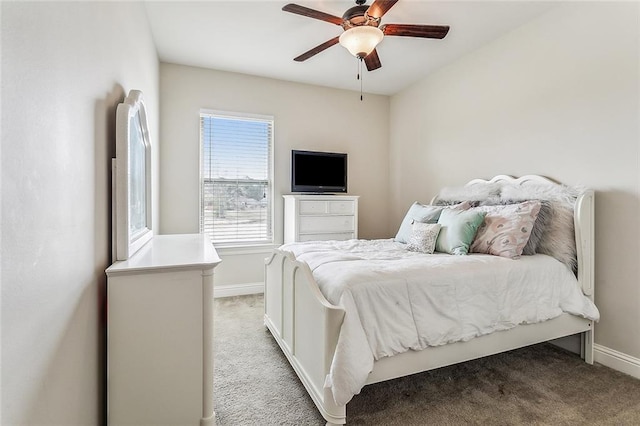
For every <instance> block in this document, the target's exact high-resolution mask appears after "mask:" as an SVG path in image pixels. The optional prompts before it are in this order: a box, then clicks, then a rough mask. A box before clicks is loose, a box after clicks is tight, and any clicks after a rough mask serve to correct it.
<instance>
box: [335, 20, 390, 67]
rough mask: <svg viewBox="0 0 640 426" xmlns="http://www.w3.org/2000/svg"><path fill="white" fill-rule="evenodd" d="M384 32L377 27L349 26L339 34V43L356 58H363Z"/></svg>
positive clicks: (378, 41) (380, 39)
mask: <svg viewBox="0 0 640 426" xmlns="http://www.w3.org/2000/svg"><path fill="white" fill-rule="evenodd" d="M382 37H384V34H383V33H382V31H381V30H380V29H379V28H377V27H372V26H368V25H363V26H360V27H353V28H349V29H348V30H346V31H345V32H343V33H342V34H341V35H340V44H341V45H342V46H343V47H344V48H346V49H347V50H348V51H349V52H351V54H352V55H353V56H355V57H357V58H360V59H362V58H364V57H365V56H367V55H368V54H369V53H371V52H372V51H373V49H375V48H376V46H377V45H378V43H380V42H381V41H382Z"/></svg>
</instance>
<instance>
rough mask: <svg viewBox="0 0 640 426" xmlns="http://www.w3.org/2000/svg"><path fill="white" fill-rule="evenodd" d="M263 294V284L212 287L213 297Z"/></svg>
mask: <svg viewBox="0 0 640 426" xmlns="http://www.w3.org/2000/svg"><path fill="white" fill-rule="evenodd" d="M262 293H264V283H263V282H259V283H246V284H231V285H222V286H214V287H213V297H214V299H215V298H218V297H231V296H243V295H245V294H262Z"/></svg>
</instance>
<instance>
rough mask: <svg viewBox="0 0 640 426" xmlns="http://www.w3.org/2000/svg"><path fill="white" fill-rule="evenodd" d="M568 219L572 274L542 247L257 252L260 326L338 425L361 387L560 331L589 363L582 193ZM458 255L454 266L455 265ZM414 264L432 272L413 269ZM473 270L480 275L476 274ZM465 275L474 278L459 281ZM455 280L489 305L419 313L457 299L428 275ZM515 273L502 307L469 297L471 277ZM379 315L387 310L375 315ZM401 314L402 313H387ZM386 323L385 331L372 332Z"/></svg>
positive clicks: (379, 244) (589, 216)
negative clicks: (518, 252)
mask: <svg viewBox="0 0 640 426" xmlns="http://www.w3.org/2000/svg"><path fill="white" fill-rule="evenodd" d="M478 182H489V183H498V184H500V183H508V184H509V185H512V186H516V187H519V186H522V187H526V186H527V185H534V184H535V185H549V186H553V185H556V184H555V183H553V182H551V181H549V180H547V179H545V178H542V177H539V176H525V177H522V178H519V179H513V178H510V177H508V176H497V177H495V178H493V179H492V180H491V181H481V180H475V181H472V182H470V184H473V183H478ZM574 226H575V239H576V249H577V265H578V269H577V274H576V276H577V279H576V276H574V274H573V273H572V272H570V271H569V269H567V268H566V267H565V265H563V264H561V263H560V262H558V261H556V260H555V259H553V258H551V257H549V256H546V255H543V254H536V255H533V256H523V257H522V258H521V259H519V260H511V259H504V258H501V257H498V256H491V255H470V256H451V255H446V254H440V255H421V254H416V253H410V252H407V251H406V250H405V249H404V248H403V247H402V244H400V243H396V242H394V241H393V240H374V241H348V242H317V243H307V244H292V245H285V246H283V247H281V248H279V249H276V250H274V253H273V254H272V255H271V256H270V257H269V258H268V259H267V260H266V268H265V324H266V326H267V327H268V329H269V330H270V331H271V333H272V334H273V336H274V338H275V339H276V341H277V342H278V344H279V345H280V347H281V348H282V350H283V352H284V353H285V355H286V356H287V358H288V360H289V362H290V363H291V365H292V366H293V368H294V369H295V371H296V373H297V374H298V376H299V377H300V379H301V381H302V383H303V384H304V386H305V388H306V389H307V391H308V393H309V395H310V396H311V397H312V399H313V401H314V402H315V404H316V405H317V407H318V409H319V411H320V413H321V414H322V415H323V417H324V418H325V419H326V420H327V424H328V425H331V424H345V423H346V403H347V402H348V401H349V400H350V399H351V397H352V396H353V395H354V394H357V393H359V391H360V388H361V387H362V386H363V385H366V384H371V383H376V382H380V381H384V380H389V379H393V378H397V377H401V376H406V375H409V374H413V373H417V372H421V371H426V370H430V369H433V368H438V367H442V366H445V365H450V364H455V363H458V362H463V361H467V360H471V359H475V358H479V357H482V356H486V355H491V354H495V353H499V352H503V351H507V350H511V349H515V348H518V347H522V346H527V345H531V344H535V343H539V342H543V341H547V340H552V339H555V338H559V337H563V336H568V335H573V334H578V333H580V334H581V337H582V339H581V341H582V354H581V355H582V357H583V358H584V359H585V361H586V362H588V363H593V321H594V320H595V319H597V317H598V313H597V309H596V308H595V305H593V303H592V302H593V235H594V234H593V192H592V191H589V190H585V191H583V192H582V193H581V194H580V195H579V196H578V197H577V199H576V201H575V206H574ZM372 262H373V263H372ZM460 262H462V263H464V264H465V266H464V268H460V269H458V268H459V264H460ZM424 264H427V265H426V269H425V270H430V271H431V273H429V274H422V273H421V272H420V271H421V270H422V268H423V267H424ZM372 265H373V266H372ZM391 265H396V266H401V267H402V268H403V269H404V270H405V275H404V276H402V277H401V278H397V277H396V276H395V275H392V274H391V273H390V269H391ZM434 265H435V266H434ZM396 266H393V268H395V267H396ZM434 267H435V269H434ZM429 268H431V269H429ZM312 271H313V272H312ZM406 271H409V272H406ZM451 271H455V272H453V273H452V272H451ZM458 271H467V272H466V273H465V274H459V273H458ZM542 271H544V272H542ZM483 274H484V275H487V277H485V278H484V279H479V277H481V276H482V275H483ZM541 274H542V275H541ZM540 276H544V279H540V278H538V277H540ZM469 277H473V280H474V285H465V282H466V281H470V280H471V278H469ZM516 277H517V279H516ZM531 277H533V278H531ZM427 278H428V279H431V280H432V281H431V283H429V282H428V280H427ZM454 278H455V279H456V280H457V281H456V283H455V288H456V289H458V290H460V289H465V290H464V291H465V292H469V293H468V294H465V296H464V298H466V299H474V298H475V299H476V301H477V300H478V298H479V300H481V302H480V303H476V304H477V305H479V306H481V305H487V304H488V305H491V303H494V305H492V306H491V307H490V308H489V309H485V310H484V311H478V312H475V311H472V310H469V309H468V308H467V307H465V308H464V309H463V311H464V314H463V315H462V316H463V317H464V318H463V320H462V321H461V320H460V319H459V318H458V319H457V321H458V322H459V323H461V324H462V325H461V326H460V327H450V325H451V324H447V319H446V317H447V314H446V312H445V314H444V317H442V316H441V317H437V316H435V315H430V314H429V312H430V309H429V305H430V304H433V306H437V307H438V309H439V310H442V306H445V307H447V306H451V307H452V308H451V309H455V306H457V305H458V304H459V303H460V301H459V300H454V299H452V298H451V297H452V295H451V294H449V293H450V292H449V293H447V294H438V290H436V291H435V293H434V290H433V288H434V286H433V283H434V282H435V283H438V282H442V280H443V279H444V280H450V279H454ZM424 280H427V282H426V283H425V282H423V281H424ZM434 280H435V281H434ZM515 281H522V283H523V287H522V289H521V290H517V291H514V292H512V293H513V294H511V296H510V297H508V299H509V300H510V301H509V303H506V302H504V303H503V302H502V301H498V302H487V303H485V302H484V301H482V300H483V299H482V298H483V297H484V296H482V294H481V293H478V294H475V293H473V292H474V291H476V288H477V287H482V285H478V284H477V283H478V282H480V283H482V282H490V283H491V285H493V286H495V288H499V289H502V290H501V291H504V290H506V289H508V288H510V286H509V283H510V282H515ZM372 282H375V283H378V284H379V285H378V286H377V287H380V288H382V289H384V290H383V291H385V292H387V294H386V297H385V298H382V299H375V297H373V296H371V297H370V289H371V287H372V285H371V283H372ZM363 284H366V285H363ZM547 284H551V285H547ZM436 287H437V286H436ZM426 288H430V289H431V290H428V291H427V290H424V289H426ZM447 288H451V286H449V287H447ZM545 288H546V289H545ZM545 292H547V293H545ZM500 294H506V293H500ZM583 295H584V296H586V297H584V296H583ZM539 298H544V299H548V300H550V301H551V302H550V305H549V307H548V308H540V307H536V306H531V305H529V304H528V302H529V301H531V300H532V299H539ZM449 299H451V300H449ZM498 299H500V298H498ZM504 299H507V298H506V297H505V298H504ZM365 300H366V301H367V303H365V302H363V301H365ZM376 300H377V301H376ZM390 300H391V301H392V303H389V301H390ZM434 300H435V301H436V302H438V303H436V304H434ZM440 302H444V304H442V303H440ZM420 303H422V304H420ZM394 304H396V305H398V306H399V309H398V310H397V311H396V312H393V313H390V312H388V311H386V310H384V309H383V307H384V305H394ZM498 305H500V306H498ZM447 309H449V308H447ZM445 311H446V309H445ZM379 312H387V313H386V314H383V315H381V316H380V317H378V316H376V315H377V314H376V313H379ZM418 313H421V314H418ZM498 313H499V315H498ZM385 317H386V318H385ZM401 317H407V318H411V320H410V321H409V322H408V323H405V322H401V321H395V319H400V318H401ZM360 318H364V319H363V320H362V322H361V321H360ZM442 318H444V319H442ZM363 323H364V324H363ZM412 327H415V328H416V329H419V330H418V331H420V332H419V333H417V332H416V330H414V329H413V328H412ZM385 328H388V329H392V330H391V331H390V332H388V333H378V334H376V333H377V332H378V331H379V330H381V329H385ZM425 330H426V331H425ZM451 330H453V332H451ZM376 336H377V337H376ZM416 336H420V337H416ZM387 355H392V356H387ZM336 401H337V402H336Z"/></svg>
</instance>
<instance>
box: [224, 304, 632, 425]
mask: <svg viewBox="0 0 640 426" xmlns="http://www.w3.org/2000/svg"><path fill="white" fill-rule="evenodd" d="M262 317H263V299H262V296H261V295H258V296H241V297H232V298H225V299H216V304H215V361H214V362H215V375H214V386H215V389H214V397H215V410H216V417H217V424H218V425H222V426H236V425H242V426H245V425H261V426H262V425H324V423H325V421H324V420H323V418H322V416H320V414H319V413H318V411H317V409H316V407H315V405H314V404H313V401H312V400H311V398H310V397H309V396H308V395H307V393H306V391H305V389H304V387H303V386H302V384H301V383H300V381H299V379H298V377H297V376H296V375H295V372H294V371H293V369H292V368H291V366H290V365H289V363H288V362H287V360H286V358H285V356H284V355H283V354H282V352H281V351H280V348H279V347H278V345H277V344H276V342H275V341H274V340H273V338H272V337H271V334H270V333H269V331H267V329H266V328H265V326H264V324H263V320H262ZM347 422H348V424H350V425H461V424H471V425H521V424H527V425H530V424H535V425H640V380H637V379H634V378H632V377H630V376H626V375H624V374H621V373H618V372H616V371H614V370H611V369H609V368H607V367H603V366H601V365H597V364H596V365H593V366H591V365H587V364H586V363H584V362H583V361H582V360H581V359H580V358H579V357H577V356H576V355H573V354H571V353H569V352H566V351H564V350H562V349H559V348H557V347H555V346H552V345H549V344H541V345H536V346H532V347H529V348H524V349H519V350H515V351H511V352H508V353H505V354H500V355H494V356H491V357H486V358H482V359H479V360H475V361H470V362H466V363H463V364H458V365H455V366H450V367H445V368H441V369H438V370H434V371H429V372H425V373H420V374H416V375H413V376H409V377H404V378H401V379H396V380H392V381H388V382H384V383H378V384H374V385H370V386H365V388H364V389H363V390H362V393H361V394H360V395H356V396H355V397H354V398H353V399H352V400H351V402H350V403H349V404H348V405H347Z"/></svg>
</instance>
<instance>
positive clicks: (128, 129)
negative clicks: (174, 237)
mask: <svg viewBox="0 0 640 426" xmlns="http://www.w3.org/2000/svg"><path fill="white" fill-rule="evenodd" d="M114 168H115V170H114V177H115V182H114V188H115V196H114V202H115V209H114V211H115V220H114V224H115V232H114V234H115V235H114V236H115V259H116V260H127V259H128V258H129V257H130V256H131V255H133V254H134V253H135V252H137V251H138V250H140V248H141V247H142V246H144V245H145V244H146V243H147V242H148V241H149V240H150V239H151V238H152V237H153V228H152V226H151V217H152V215H151V142H150V140H149V128H148V125H147V114H146V110H145V106H144V102H143V99H142V92H140V91H139V90H131V91H130V92H129V95H128V96H127V97H126V98H125V100H124V102H122V103H121V104H119V105H118V108H117V111H116V158H115V161H114Z"/></svg>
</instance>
